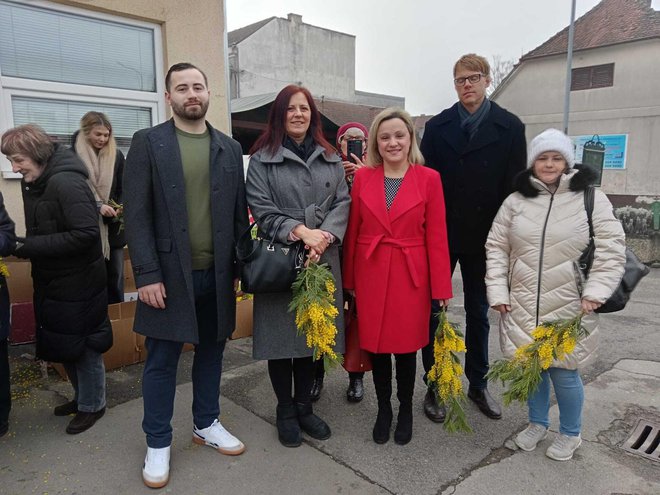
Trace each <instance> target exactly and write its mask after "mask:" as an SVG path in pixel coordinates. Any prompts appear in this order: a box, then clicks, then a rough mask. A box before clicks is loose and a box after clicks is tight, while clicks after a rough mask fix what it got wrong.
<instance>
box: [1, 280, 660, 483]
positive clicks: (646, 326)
mask: <svg viewBox="0 0 660 495" xmlns="http://www.w3.org/2000/svg"><path fill="white" fill-rule="evenodd" d="M659 287H660V270H653V271H652V273H651V275H649V277H647V279H645V280H644V281H643V282H642V285H641V286H640V288H639V290H638V292H637V293H636V294H635V299H634V301H633V302H631V303H630V305H629V307H628V308H626V310H625V311H624V312H621V313H617V314H615V315H606V316H604V317H603V318H602V319H601V323H602V325H603V334H604V338H603V342H602V345H601V358H599V360H598V361H597V362H596V364H595V366H594V367H593V368H590V369H589V370H586V372H585V377H586V381H588V383H587V384H586V387H585V409H584V420H583V426H584V430H583V438H584V441H583V444H582V447H581V448H580V449H579V450H578V451H577V453H576V455H575V457H574V459H573V460H572V461H570V462H565V463H559V462H555V461H552V460H550V459H548V458H546V457H545V455H544V451H545V448H546V447H547V445H549V443H550V442H551V441H552V437H553V435H554V432H556V429H557V410H556V406H554V407H553V411H552V416H551V417H552V418H553V427H552V428H551V429H552V430H553V433H551V434H550V435H549V437H548V439H547V440H545V441H544V442H543V444H542V445H541V446H539V448H538V449H537V450H536V451H535V452H532V453H528V452H522V451H513V450H510V449H509V448H507V445H510V443H511V442H510V438H511V436H512V435H513V434H514V433H516V432H517V431H519V430H520V429H521V428H522V427H524V425H525V424H526V410H525V408H523V407H522V406H518V405H514V406H511V407H507V408H505V410H504V417H503V419H501V420H499V421H493V420H489V419H487V418H486V417H485V416H483V415H482V414H481V413H480V412H479V411H478V410H477V409H476V407H474V406H473V405H472V404H471V403H469V404H468V405H467V414H468V419H469V421H470V423H471V424H472V426H473V428H474V430H475V432H474V434H472V435H466V434H456V435H449V434H447V433H445V432H444V430H443V429H442V427H441V426H440V425H437V424H433V423H431V422H430V421H428V420H427V419H426V418H425V417H424V415H423V412H422V409H421V402H422V399H423V396H424V388H423V386H422V382H421V380H418V382H417V388H416V391H415V403H416V408H415V417H414V421H415V423H414V435H413V440H412V441H411V443H410V444H408V445H406V446H399V445H396V444H395V443H394V442H393V441H390V442H389V443H388V444H385V445H376V444H374V443H373V441H372V440H371V427H372V425H373V421H374V419H375V414H376V402H375V394H374V390H373V384H372V383H371V379H370V375H367V377H366V380H365V385H366V394H365V399H364V400H363V401H362V402H361V403H359V404H349V403H348V402H346V400H345V399H344V393H345V387H346V384H347V378H346V374H345V373H344V372H343V371H341V370H339V371H335V372H333V373H331V374H330V375H328V376H327V378H326V386H325V389H324V391H323V394H322V397H321V400H320V401H319V402H318V403H317V405H316V411H317V412H318V413H319V415H320V416H322V417H323V418H324V419H325V420H326V421H327V422H328V423H329V424H330V426H331V427H332V429H333V435H332V437H331V438H330V439H329V440H327V441H323V442H321V441H316V440H312V439H309V438H306V441H305V442H304V443H303V445H302V446H301V447H300V448H297V449H287V448H284V447H282V446H281V445H280V444H279V442H278V441H277V433H276V430H275V428H274V426H273V423H274V419H275V418H274V414H275V401H274V397H273V393H272V390H271V387H270V382H269V380H268V375H267V370H266V366H265V363H263V362H254V361H252V360H251V358H250V353H251V348H250V345H251V342H250V339H243V340H239V341H233V342H230V343H229V344H228V350H227V354H226V366H225V373H224V375H223V383H222V400H221V408H222V414H221V421H222V422H223V424H224V425H225V426H226V427H227V428H228V429H229V430H230V431H231V432H232V433H234V434H235V435H236V436H238V437H239V438H241V440H243V442H245V444H246V445H247V450H246V452H245V453H244V454H243V455H241V456H238V457H228V456H223V455H221V454H218V453H217V452H215V451H214V450H212V449H210V448H208V447H200V446H198V445H195V444H193V443H192V442H191V421H192V420H191V412H190V403H191V395H192V387H191V385H190V383H187V380H186V376H185V374H186V373H187V372H188V368H189V361H190V356H185V357H184V358H182V365H181V368H182V377H181V384H180V385H179V386H178V390H177V399H176V406H175V417H174V422H173V426H174V430H175V433H174V444H173V453H172V463H171V466H172V472H171V481H170V484H169V485H168V486H167V487H166V488H164V489H162V490H160V491H161V492H162V493H177V494H180V493H183V494H217V493H234V494H272V493H297V494H317V493H319V494H339V493H341V494H352V493H356V494H362V493H364V494H381V493H385V494H387V493H397V494H399V493H400V494H443V495H445V494H482V493H483V494H505V493H506V494H518V493H520V494H523V493H524V494H527V493H538V494H587V493H588V494H649V495H650V494H655V495H657V494H660V459H659V460H658V461H657V462H654V461H651V460H648V459H645V458H642V457H640V456H636V455H632V454H629V453H627V452H625V451H623V450H622V449H621V448H620V445H621V444H622V443H623V442H624V440H625V439H626V438H627V436H628V434H629V433H630V431H631V430H632V428H633V427H634V425H635V424H636V422H637V420H638V419H640V418H643V419H646V420H649V421H656V422H658V423H660V311H659V309H660V301H658V297H657V294H658V293H660V292H659V291H658V288H659ZM457 292H458V291H457ZM451 319H452V320H453V321H461V308H460V306H459V305H458V304H455V305H454V307H453V309H452V318H451ZM495 328H496V327H494V329H495ZM491 349H492V354H493V358H497V357H498V355H499V353H498V352H497V332H496V331H493V332H492V336H491ZM13 355H14V356H16V355H17V352H16V351H13ZM17 363H18V364H20V358H16V357H15V359H14V361H13V362H12V364H13V367H14V370H16V367H17V365H18V364H17ZM136 370H137V371H136ZM418 370H421V362H420V363H419V364H418ZM20 372H21V373H23V372H26V371H25V370H23V371H20ZM27 373H33V374H34V373H35V372H34V370H28V371H27ZM139 376H140V375H139V366H138V367H128V368H125V369H124V370H121V371H119V372H113V373H109V374H108V382H109V405H110V406H111V407H109V409H108V412H107V413H106V416H105V417H104V418H102V419H101V420H100V421H99V422H98V424H97V425H96V426H94V427H93V428H92V429H91V430H89V431H87V432H85V433H82V434H80V435H77V436H70V435H66V434H65V433H64V429H65V427H66V424H67V422H68V421H69V418H57V417H55V416H53V415H52V412H51V410H52V407H53V406H55V405H57V404H59V403H62V402H64V400H65V397H70V395H71V391H70V386H69V385H68V384H67V383H65V382H62V381H61V380H59V379H58V378H57V377H56V376H54V375H52V374H51V375H50V376H49V377H48V378H46V379H42V378H40V377H39V376H38V373H36V375H35V376H31V378H30V380H26V382H28V381H29V384H24V385H21V384H19V385H18V386H17V387H15V390H16V391H17V393H18V395H20V397H19V398H18V399H16V400H15V402H14V409H13V410H12V415H11V418H10V420H11V425H10V433H9V434H8V435H7V436H6V437H3V438H2V439H0V494H3V495H4V494H11V495H14V494H16V495H18V494H21V495H22V494H33V493H35V494H44V493H47V494H69V495H70V494H87V493H98V494H100V495H102V494H106V493H107V494H111V493H112V494H124V493H127V494H128V493H131V494H133V493H136V494H139V493H155V491H154V490H150V489H147V488H146V487H144V486H143V485H142V482H141V478H140V469H141V464H142V460H143V457H144V450H145V446H144V437H143V434H142V431H141V428H140V421H141V415H142V401H141V399H140V398H139V390H140V385H139ZM490 388H491V390H492V392H493V394H494V395H495V396H496V397H497V396H499V395H500V394H501V388H499V387H498V386H497V385H496V384H493V385H491V387H490Z"/></svg>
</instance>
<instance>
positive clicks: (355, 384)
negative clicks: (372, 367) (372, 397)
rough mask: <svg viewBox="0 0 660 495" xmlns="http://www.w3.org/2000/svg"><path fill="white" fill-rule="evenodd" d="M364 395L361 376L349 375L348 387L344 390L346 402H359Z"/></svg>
mask: <svg viewBox="0 0 660 495" xmlns="http://www.w3.org/2000/svg"><path fill="white" fill-rule="evenodd" d="M363 397H364V384H363V383H362V378H361V377H360V378H353V377H351V378H350V379H349V381H348V389H347V390H346V400H348V402H360V401H361V400H362V398H363Z"/></svg>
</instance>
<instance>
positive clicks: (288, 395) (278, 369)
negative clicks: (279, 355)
mask: <svg viewBox="0 0 660 495" xmlns="http://www.w3.org/2000/svg"><path fill="white" fill-rule="evenodd" d="M321 361H322V360H321ZM268 376H269V377H270V382H271V384H272V385H273V391H274V392H275V396H276V397H277V404H278V405H280V406H289V405H291V404H293V403H294V402H297V403H299V404H309V403H310V402H311V401H310V399H309V394H310V392H311V390H312V382H313V381H314V361H313V360H312V357H311V356H310V357H303V358H294V359H269V360H268ZM292 380H293V388H292Z"/></svg>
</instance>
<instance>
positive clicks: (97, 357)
mask: <svg viewBox="0 0 660 495" xmlns="http://www.w3.org/2000/svg"><path fill="white" fill-rule="evenodd" d="M0 151H2V153H3V154H4V155H6V156H7V158H8V160H9V161H10V162H11V164H12V170H13V171H14V172H16V173H20V174H21V175H22V176H23V180H22V181H21V189H22V193H23V208H24V211H25V227H26V236H25V237H24V238H21V237H19V238H17V240H16V246H15V250H14V254H15V255H16V256H19V257H22V258H29V259H30V261H31V262H32V281H33V285H34V312H35V319H36V324H37V350H36V353H37V357H38V358H40V359H43V360H46V361H54V362H61V363H63V364H64V367H65V369H66V371H67V374H68V376H69V379H70V380H71V384H72V385H73V388H74V389H75V398H74V400H73V401H71V402H68V403H66V404H64V405H62V406H58V407H56V408H55V411H54V412H55V415H57V416H65V415H69V414H72V413H76V416H75V417H74V418H73V419H72V420H71V422H70V423H69V425H68V427H67V429H66V431H67V433H70V434H75V433H80V432H82V431H85V430H87V429H88V428H90V427H91V426H92V425H93V424H94V423H95V422H96V421H97V420H98V419H99V418H100V417H101V416H103V414H104V412H105V368H104V366H103V356H102V353H103V352H105V351H107V350H108V349H109V348H110V347H111V346H112V329H111V327H110V322H109V320H108V316H107V306H108V302H107V301H108V298H107V291H106V274H105V266H104V262H103V254H102V251H101V239H100V236H99V223H98V211H97V209H96V204H95V201H94V195H93V194H92V191H91V189H90V187H89V184H88V182H87V171H86V170H85V166H84V165H83V164H82V163H81V161H80V159H78V157H77V156H76V155H75V154H74V153H73V152H71V151H70V150H67V149H65V148H64V147H62V146H59V145H57V144H53V143H52V142H51V141H50V139H49V137H48V135H47V134H46V133H45V132H44V131H43V130H42V129H41V128H40V127H38V126H36V125H32V124H28V125H23V126H19V127H15V128H13V129H10V130H8V131H7V132H5V133H4V134H3V136H2V142H1V144H0Z"/></svg>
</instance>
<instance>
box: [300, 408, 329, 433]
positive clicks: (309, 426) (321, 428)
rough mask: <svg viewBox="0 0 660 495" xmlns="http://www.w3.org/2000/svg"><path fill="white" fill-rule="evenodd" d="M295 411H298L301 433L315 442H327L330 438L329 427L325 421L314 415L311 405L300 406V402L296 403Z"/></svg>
mask: <svg viewBox="0 0 660 495" xmlns="http://www.w3.org/2000/svg"><path fill="white" fill-rule="evenodd" d="M296 409H297V411H298V423H300V428H301V429H302V431H304V432H305V433H307V434H308V435H309V436H310V437H312V438H315V439H317V440H327V439H328V438H330V434H331V431H330V427H329V426H328V424H327V423H326V422H325V421H323V420H322V419H321V418H319V417H318V416H317V415H316V414H314V410H313V409H312V404H311V403H309V404H301V403H300V402H296Z"/></svg>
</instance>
